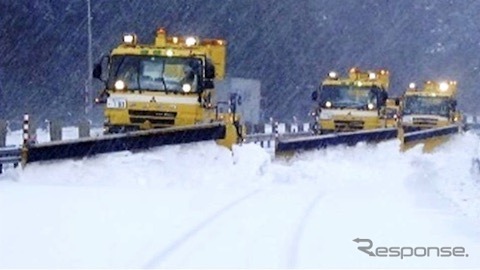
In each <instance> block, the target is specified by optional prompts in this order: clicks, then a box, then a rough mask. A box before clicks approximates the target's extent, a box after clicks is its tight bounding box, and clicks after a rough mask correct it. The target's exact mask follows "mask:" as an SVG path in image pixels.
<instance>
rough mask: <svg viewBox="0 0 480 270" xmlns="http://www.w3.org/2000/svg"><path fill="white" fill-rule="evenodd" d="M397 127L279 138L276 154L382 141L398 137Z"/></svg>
mask: <svg viewBox="0 0 480 270" xmlns="http://www.w3.org/2000/svg"><path fill="white" fill-rule="evenodd" d="M397 135H398V130H397V128H385V129H375V130H365V131H355V132H347V133H341V134H326V135H314V136H305V137H298V138H291V139H282V138H279V140H278V142H277V145H276V147H275V155H285V154H286V155H288V154H292V153H295V152H302V151H308V150H315V149H321V148H327V147H329V146H337V145H348V146H354V145H355V144H357V143H359V142H367V143H369V142H380V141H385V140H391V139H396V138H397Z"/></svg>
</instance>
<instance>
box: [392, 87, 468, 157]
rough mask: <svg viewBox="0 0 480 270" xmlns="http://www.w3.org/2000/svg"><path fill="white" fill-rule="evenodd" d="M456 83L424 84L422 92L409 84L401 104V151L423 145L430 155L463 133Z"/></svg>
mask: <svg viewBox="0 0 480 270" xmlns="http://www.w3.org/2000/svg"><path fill="white" fill-rule="evenodd" d="M456 95H457V82H456V81H442V82H435V81H427V82H425V84H424V87H423V89H418V88H417V87H416V85H415V84H414V83H410V85H409V87H408V89H407V90H406V91H405V93H404V95H403V97H402V101H401V115H402V117H401V123H402V124H401V131H400V136H399V138H401V140H402V149H403V150H407V149H409V148H411V147H413V146H415V145H417V144H423V145H424V146H423V151H424V152H431V151H432V150H433V149H434V148H435V147H436V146H438V145H440V144H442V143H443V142H445V141H447V140H448V138H449V137H450V136H451V135H454V134H457V133H459V132H461V131H462V129H463V121H462V114H461V113H460V111H459V110H458V109H457V99H456Z"/></svg>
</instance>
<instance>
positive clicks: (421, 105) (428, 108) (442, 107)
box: [403, 96, 450, 117]
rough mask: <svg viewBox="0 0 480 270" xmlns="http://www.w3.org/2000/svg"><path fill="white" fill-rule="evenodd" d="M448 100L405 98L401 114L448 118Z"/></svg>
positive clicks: (418, 97) (442, 98)
mask: <svg viewBox="0 0 480 270" xmlns="http://www.w3.org/2000/svg"><path fill="white" fill-rule="evenodd" d="M449 107H450V100H449V99H448V98H447V97H422V96H406V97H405V105H404V108H403V114H404V115H409V114H431V115H440V116H444V117H449Z"/></svg>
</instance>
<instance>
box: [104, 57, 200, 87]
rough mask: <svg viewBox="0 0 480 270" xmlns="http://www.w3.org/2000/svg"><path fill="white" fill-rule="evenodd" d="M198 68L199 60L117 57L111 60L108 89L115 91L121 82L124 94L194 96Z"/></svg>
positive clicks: (197, 81) (197, 79)
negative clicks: (150, 93) (131, 91)
mask: <svg viewBox="0 0 480 270" xmlns="http://www.w3.org/2000/svg"><path fill="white" fill-rule="evenodd" d="M201 66H202V60H201V59H199V58H186V57H182V58H178V57H177V58H172V57H166V56H151V55H150V56H147V55H121V56H119V55H116V56H113V57H112V62H111V67H110V74H109V77H108V88H109V89H114V88H115V85H116V83H117V82H118V81H123V82H124V85H125V89H127V90H128V89H129V90H149V91H174V92H180V91H182V92H196V91H198V90H199V89H197V88H198V85H199V78H201V77H202V73H201ZM117 89H118V87H117Z"/></svg>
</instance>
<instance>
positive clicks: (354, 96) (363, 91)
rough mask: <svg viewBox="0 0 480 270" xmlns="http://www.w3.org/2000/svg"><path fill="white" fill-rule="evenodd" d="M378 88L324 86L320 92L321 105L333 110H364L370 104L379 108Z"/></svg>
mask: <svg viewBox="0 0 480 270" xmlns="http://www.w3.org/2000/svg"><path fill="white" fill-rule="evenodd" d="M380 91H381V90H380V88H378V87H358V86H351V85H350V86H349V85H324V86H322V89H321V91H320V104H321V106H322V107H325V104H327V102H330V103H329V105H330V106H328V107H331V108H363V107H365V108H366V107H367V106H368V104H369V103H370V104H372V105H373V106H374V107H376V106H377V95H376V93H375V92H380Z"/></svg>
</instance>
